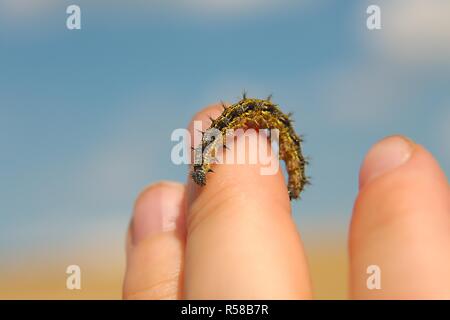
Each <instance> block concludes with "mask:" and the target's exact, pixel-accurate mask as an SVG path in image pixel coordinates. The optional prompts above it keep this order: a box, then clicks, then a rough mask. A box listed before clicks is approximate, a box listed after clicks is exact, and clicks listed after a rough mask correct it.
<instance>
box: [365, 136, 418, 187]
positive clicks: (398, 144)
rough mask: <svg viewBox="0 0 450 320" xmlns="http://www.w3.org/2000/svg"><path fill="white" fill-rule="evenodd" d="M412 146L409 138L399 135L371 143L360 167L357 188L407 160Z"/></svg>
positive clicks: (413, 145)
mask: <svg viewBox="0 0 450 320" xmlns="http://www.w3.org/2000/svg"><path fill="white" fill-rule="evenodd" d="M414 147H415V144H414V143H413V142H412V141H411V140H409V139H407V138H406V137H404V136H400V135H395V136H389V137H387V138H384V139H382V140H381V141H379V142H377V143H376V144H375V145H373V146H372V148H371V149H370V150H369V152H368V153H367V155H366V157H365V159H364V161H363V164H362V166H361V169H360V174H359V189H362V188H363V187H364V186H365V185H367V184H368V183H370V181H372V180H374V179H376V178H377V177H379V176H381V175H383V174H385V173H387V172H389V171H391V170H394V169H395V168H397V167H399V166H401V165H402V164H404V163H405V162H407V161H408V160H409V159H410V157H411V155H412V153H413V150H414Z"/></svg>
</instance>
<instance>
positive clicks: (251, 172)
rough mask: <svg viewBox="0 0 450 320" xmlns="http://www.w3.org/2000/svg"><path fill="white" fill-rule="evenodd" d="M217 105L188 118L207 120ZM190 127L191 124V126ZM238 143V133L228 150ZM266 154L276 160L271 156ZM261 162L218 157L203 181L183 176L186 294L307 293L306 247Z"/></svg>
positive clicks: (282, 191) (275, 178)
mask: <svg viewBox="0 0 450 320" xmlns="http://www.w3.org/2000/svg"><path fill="white" fill-rule="evenodd" d="M221 112H222V109H221V107H220V106H212V107H209V108H207V109H205V110H203V111H202V112H200V113H199V114H197V115H196V116H195V117H194V120H200V121H202V123H203V130H205V129H207V127H208V126H209V124H210V120H209V119H208V116H212V117H214V118H215V117H216V116H217V115H219V114H220V113H221ZM190 130H191V133H192V134H193V133H194V128H193V125H192V124H191V126H190ZM242 146H244V147H245V148H244V149H245V152H246V153H247V159H246V160H247V161H248V156H249V155H248V153H249V147H248V146H246V145H245V139H244V138H243V137H238V138H237V140H236V143H235V144H234V145H228V147H229V148H230V149H231V150H230V151H229V150H226V151H225V152H226V153H230V154H234V152H235V147H236V150H237V149H238V148H239V147H242ZM271 157H272V158H271V161H272V162H273V163H275V162H276V163H278V159H276V158H275V156H274V155H273V154H272V155H271ZM261 168H262V164H261V163H257V164H248V162H247V163H246V164H216V165H214V166H213V169H214V173H210V174H208V176H207V184H206V186H204V187H199V186H197V185H195V184H194V183H193V181H192V179H190V177H189V183H188V193H189V202H190V207H189V209H188V213H187V220H186V227H187V243H186V256H185V281H184V285H185V286H184V290H185V294H186V296H185V297H186V298H188V299H205V298H208V299H299V298H310V297H311V287H310V279H309V274H308V270H307V263H306V259H305V254H304V250H303V246H302V242H301V239H300V235H299V233H298V231H297V228H296V226H295V223H294V221H293V219H292V215H291V209H290V203H289V196H288V191H287V188H286V184H285V181H284V178H283V174H282V172H281V169H280V170H278V171H277V173H276V174H274V175H261Z"/></svg>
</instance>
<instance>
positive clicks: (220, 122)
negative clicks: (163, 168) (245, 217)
mask: <svg viewBox="0 0 450 320" xmlns="http://www.w3.org/2000/svg"><path fill="white" fill-rule="evenodd" d="M223 108H224V110H223V112H222V114H221V115H220V116H219V117H218V118H217V119H211V125H210V127H209V129H208V130H207V131H206V133H208V132H209V131H211V130H213V129H215V130H216V131H217V130H218V131H220V133H221V134H222V137H223V138H225V137H226V133H227V130H229V129H234V130H236V129H248V128H258V129H278V130H279V156H280V158H281V159H283V160H284V161H285V163H286V170H287V172H288V175H289V179H288V193H289V198H290V199H291V200H292V199H297V198H299V196H300V193H301V191H302V190H303V188H304V186H305V185H306V184H308V178H307V177H306V175H305V166H306V164H307V161H306V159H305V158H304V157H303V155H302V147H301V142H302V139H301V138H300V137H299V136H298V135H297V134H296V133H295V131H294V128H293V126H292V119H291V115H290V114H287V115H286V114H284V113H283V112H282V111H281V110H280V108H279V107H278V106H277V105H276V104H274V103H272V102H271V100H270V97H269V98H267V99H266V100H261V99H250V98H247V97H246V96H245V94H244V97H243V98H242V99H241V101H239V102H237V103H235V104H233V105H231V106H228V107H227V106H225V105H223ZM206 133H205V132H203V136H202V143H201V145H199V146H198V147H197V148H194V152H195V157H196V161H195V164H194V166H193V171H192V173H191V177H192V179H193V180H194V181H195V183H197V184H198V185H201V186H204V185H206V174H207V173H209V172H212V169H211V164H212V163H213V162H214V154H215V150H216V149H217V147H218V144H219V140H218V139H214V137H213V136H210V135H208V134H206ZM224 140H225V139H223V141H224Z"/></svg>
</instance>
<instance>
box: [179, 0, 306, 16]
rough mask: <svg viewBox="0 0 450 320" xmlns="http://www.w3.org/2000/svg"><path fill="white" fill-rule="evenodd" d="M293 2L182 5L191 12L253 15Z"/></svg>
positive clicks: (228, 0) (215, 0) (192, 1)
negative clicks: (253, 12) (258, 10)
mask: <svg viewBox="0 0 450 320" xmlns="http://www.w3.org/2000/svg"><path fill="white" fill-rule="evenodd" d="M296 2H298V1H293V0H182V1H181V2H180V3H181V4H182V5H183V6H184V7H186V8H189V9H191V10H194V11H200V12H207V13H216V14H233V15H239V14H242V13H251V12H252V11H253V10H255V9H262V10H267V9H272V8H279V7H283V6H287V5H289V6H290V5H293V4H295V3H296Z"/></svg>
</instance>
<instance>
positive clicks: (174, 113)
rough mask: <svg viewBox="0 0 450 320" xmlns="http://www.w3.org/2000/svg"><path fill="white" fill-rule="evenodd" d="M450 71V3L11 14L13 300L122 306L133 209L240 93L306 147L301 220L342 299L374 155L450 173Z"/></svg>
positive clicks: (20, 2) (268, 0)
mask: <svg viewBox="0 0 450 320" xmlns="http://www.w3.org/2000/svg"><path fill="white" fill-rule="evenodd" d="M71 4H76V5H78V6H80V8H81V27H82V28H81V30H68V29H67V28H66V19H67V17H68V14H66V8H67V6H69V5H71ZM371 4H375V5H379V6H380V8H381V23H382V29H381V30H374V31H370V30H368V29H367V27H366V19H367V17H368V14H367V13H366V9H367V7H368V6H369V5H371ZM449 71H450V1H448V0H408V1H406V0H389V1H388V0H386V1H382V0H380V1H378V0H373V1H361V0H352V1H332V0H179V1H175V0H173V1H163V0H147V1H133V2H126V1H114V0H113V1H85V0H72V1H61V0H58V1H57V0H40V1H34V0H0V298H3V299H15V298H24V299H31V298H39V299H50V298H59V299H79V298H86V299H91V298H100V299H110V298H112V299H116V298H120V297H121V285H122V278H123V272H124V262H125V252H124V239H125V232H126V230H127V227H128V221H129V218H130V213H131V210H132V206H133V202H134V199H135V197H136V196H137V194H138V193H139V191H140V190H142V189H143V188H144V187H145V186H146V185H148V184H150V183H152V182H154V181H157V180H160V179H172V180H178V181H185V180H186V179H187V178H186V173H187V167H186V166H176V165H174V164H173V163H172V162H171V160H170V151H171V148H172V147H173V146H174V145H175V142H172V141H171V140H170V135H171V133H172V131H173V130H174V129H176V128H183V127H185V126H186V125H187V123H188V122H189V120H190V118H191V116H192V115H193V114H194V113H195V112H196V111H197V110H199V109H200V108H202V107H204V106H206V105H208V104H211V103H214V102H217V101H220V100H224V101H228V102H235V101H237V100H238V99H239V98H240V95H241V92H242V91H243V90H244V89H245V90H247V92H248V94H249V96H251V97H266V96H267V95H268V94H271V93H272V94H273V95H274V97H273V99H274V101H275V102H276V103H278V104H280V105H281V107H282V108H283V110H284V111H286V112H289V111H292V112H293V113H294V118H295V121H296V122H295V125H296V130H297V131H298V132H299V133H302V134H305V136H306V143H305V144H304V150H305V153H306V154H307V155H309V156H310V157H311V166H310V167H309V168H308V174H309V175H311V177H312V183H313V185H312V186H310V187H309V188H308V189H307V190H306V191H305V193H304V196H303V199H302V200H301V201H297V202H294V203H293V214H294V217H295V219H296V222H297V223H298V227H299V229H300V231H301V233H302V236H303V238H304V241H305V246H306V250H307V252H308V255H309V257H308V258H309V263H310V266H311V269H312V276H313V282H314V286H315V287H314V290H315V294H316V297H318V298H323V299H330V298H337V299H341V298H345V297H346V288H347V248H346V241H347V230H348V225H349V221H350V217H351V211H352V206H353V201H354V199H355V196H356V194H357V183H358V170H359V166H360V163H361V161H362V159H363V157H364V155H365V153H366V152H367V151H368V149H369V148H370V146H371V145H372V144H373V143H374V142H376V141H377V140H378V139H380V138H382V137H384V136H386V135H390V134H396V133H401V134H405V135H407V136H409V137H411V138H412V139H413V140H415V141H416V142H418V143H421V144H423V145H425V146H426V147H427V148H428V149H429V150H430V151H431V152H433V153H434V155H435V156H436V157H437V159H438V160H439V162H440V163H441V165H442V167H443V168H444V170H445V171H446V173H447V175H448V174H449V173H450V139H449V138H450V125H449V124H450V89H449V88H450V72H449ZM72 264H76V265H79V266H80V267H81V271H82V290H73V291H70V290H67V289H66V278H67V274H66V268H67V266H68V265H72Z"/></svg>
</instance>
